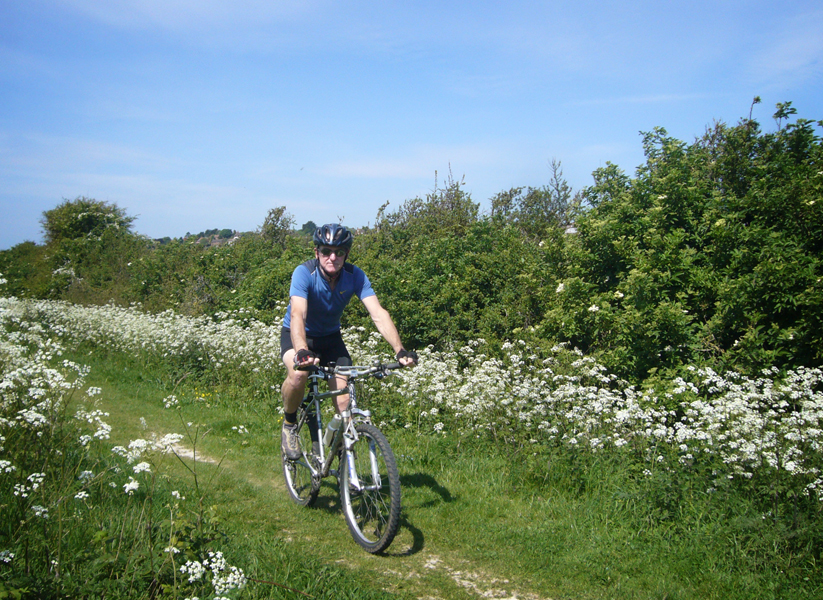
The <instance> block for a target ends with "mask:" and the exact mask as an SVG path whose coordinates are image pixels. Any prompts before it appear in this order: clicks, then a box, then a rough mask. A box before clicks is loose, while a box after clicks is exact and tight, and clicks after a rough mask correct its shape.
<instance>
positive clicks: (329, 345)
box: [280, 223, 417, 460]
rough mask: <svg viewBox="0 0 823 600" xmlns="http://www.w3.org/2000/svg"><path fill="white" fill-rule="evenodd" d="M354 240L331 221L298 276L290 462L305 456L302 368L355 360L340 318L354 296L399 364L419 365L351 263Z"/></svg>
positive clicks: (288, 344)
mask: <svg viewBox="0 0 823 600" xmlns="http://www.w3.org/2000/svg"><path fill="white" fill-rule="evenodd" d="M352 241H353V236H352V234H351V232H350V231H349V230H348V229H347V228H345V227H343V226H342V225H339V224H336V223H331V224H328V225H323V226H322V227H318V228H317V230H316V231H315V232H314V246H315V247H314V259H312V260H308V261H306V262H304V263H303V264H301V265H299V266H298V267H297V268H296V269H295V270H294V273H293V274H292V278H291V288H290V290H289V296H290V302H289V306H288V308H287V309H286V318H285V320H284V321H283V329H282V331H281V333H280V357H281V358H282V360H283V363H284V364H285V365H286V371H287V375H286V379H285V381H283V385H282V387H281V392H282V394H283V413H284V420H283V431H282V434H281V435H282V437H281V443H282V447H283V452H284V454H285V455H286V457H287V458H290V459H292V460H295V459H297V458H299V457H300V447H299V442H298V437H297V433H296V432H295V426H296V425H297V422H296V419H297V409H298V407H299V406H300V402H302V400H303V396H304V394H305V390H306V383H307V381H308V373H307V372H306V371H298V370H297V367H306V366H310V365H328V364H329V363H330V362H336V361H338V359H340V358H346V359H349V360H351V357H350V355H349V352H348V350H347V349H346V345H345V343H343V336H342V335H341V333H340V317H341V315H342V314H343V309H345V307H346V305H347V304H348V302H349V300H351V298H352V296H355V295H356V296H357V297H358V298H360V300H361V301H362V302H363V305H364V306H365V307H366V310H367V311H368V312H369V316H370V317H371V319H372V321H374V324H375V326H376V327H377V331H378V332H380V334H381V335H382V336H383V338H384V339H385V340H386V341H387V342H388V343H389V344H390V345H391V347H392V349H393V350H394V352H395V353H396V357H397V360H398V362H399V363H400V364H401V365H403V366H404V367H408V366H412V365H414V364H416V362H417V355H416V354H415V353H414V352H408V351H406V349H405V348H404V347H403V343H402V342H401V341H400V335H399V334H398V333H397V328H396V327H395V326H394V322H393V321H392V319H391V317H390V316H389V313H388V312H387V311H386V309H384V308H383V307H382V306H381V305H380V302H379V301H378V300H377V296H376V295H375V293H374V290H373V289H372V287H371V283H370V282H369V278H368V277H366V274H365V273H364V272H363V271H362V270H361V269H359V268H358V267H355V266H354V265H352V264H351V263H347V262H346V259H347V258H348V255H349V250H351V246H352ZM345 386H346V379H345V377H338V378H332V379H330V380H329V387H330V388H331V389H333V390H337V389H340V388H343V387H345ZM335 401H336V404H337V410H338V411H343V410H346V409H347V408H348V405H349V397H348V394H343V395H341V396H337V397H336V398H335Z"/></svg>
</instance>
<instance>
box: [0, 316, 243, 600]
mask: <svg viewBox="0 0 823 600" xmlns="http://www.w3.org/2000/svg"><path fill="white" fill-rule="evenodd" d="M8 309H9V307H8V306H4V308H3V310H2V311H0V319H1V320H2V322H0V390H2V391H1V392H0V516H2V518H0V593H2V594H3V595H4V596H3V597H9V596H10V597H18V598H65V597H113V598H134V597H160V596H163V597H179V596H180V595H189V596H191V595H197V594H200V595H205V594H208V593H212V592H213V593H215V594H218V595H220V596H227V595H230V594H231V592H232V590H239V589H241V588H242V587H244V585H245V583H246V579H245V575H244V574H243V571H242V570H241V569H237V568H236V567H232V566H230V565H227V564H226V561H225V558H224V557H223V553H222V551H220V550H218V549H217V548H216V547H215V546H216V545H217V544H216V543H217V542H220V541H223V540H224V537H225V536H223V535H222V533H221V531H220V529H219V527H218V522H217V521H216V520H215V518H214V515H213V514H212V512H211V511H210V510H209V509H208V508H207V507H206V506H205V505H204V503H203V500H204V497H203V495H202V491H201V490H200V487H199V485H198V479H197V464H196V463H194V464H193V465H192V466H191V467H188V465H187V468H188V469H189V470H190V473H191V474H192V475H193V479H194V486H193V487H192V486H191V485H190V484H189V485H186V484H185V483H183V486H178V487H177V489H174V488H171V486H172V485H176V484H177V483H179V482H174V481H173V480H171V479H170V478H169V477H168V475H167V474H165V473H164V471H166V470H167V464H166V465H164V462H165V463H168V459H169V457H174V456H175V454H176V447H177V444H178V443H179V442H180V441H181V440H183V439H185V436H183V435H178V434H167V435H165V436H162V437H155V438H154V439H136V440H132V441H131V443H129V445H128V448H126V447H122V446H115V447H113V448H109V447H108V444H107V440H109V439H110V436H111V431H112V428H111V426H110V425H109V424H108V423H107V422H106V420H105V419H106V418H107V417H108V414H107V413H105V412H103V411H102V410H100V409H99V408H98V407H97V401H98V397H99V395H100V393H101V390H100V388H95V387H88V386H87V385H86V383H85V380H86V377H87V375H88V368H87V367H84V366H82V365H78V364H76V363H73V362H71V361H68V360H60V359H59V356H60V354H61V353H62V348H61V346H60V344H59V342H57V341H56V340H57V338H58V337H59V336H58V335H54V333H53V332H50V331H48V330H46V329H43V328H42V326H41V325H39V324H38V323H37V322H35V321H31V320H30V318H29V317H30V315H29V314H27V313H26V311H25V310H23V311H17V310H15V309H14V308H11V310H8ZM72 410H73V411H74V414H72V413H71V411H72ZM187 433H188V434H189V436H188V440H187V441H188V443H189V444H192V445H193V446H194V447H195V448H196V444H197V432H194V433H192V432H191V431H188V432H187ZM178 458H179V457H178ZM174 460H177V459H176V458H175V459H174ZM180 490H182V492H183V493H181V491H180ZM187 495H188V496H189V497H190V498H191V499H190V500H189V501H188V502H186V496H187Z"/></svg>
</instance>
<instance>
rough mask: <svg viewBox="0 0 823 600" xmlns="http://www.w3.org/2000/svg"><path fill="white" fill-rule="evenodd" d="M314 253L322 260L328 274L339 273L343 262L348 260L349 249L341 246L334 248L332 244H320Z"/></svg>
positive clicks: (321, 262) (321, 264) (321, 263)
mask: <svg viewBox="0 0 823 600" xmlns="http://www.w3.org/2000/svg"><path fill="white" fill-rule="evenodd" d="M314 254H315V256H317V258H318V259H319V260H320V266H321V267H323V270H324V271H325V272H326V274H327V275H332V276H334V275H337V274H338V273H339V272H340V270H341V269H342V268H343V263H345V262H346V256H348V254H349V253H348V251H346V250H344V249H341V248H333V247H331V246H320V247H319V248H315V249H314Z"/></svg>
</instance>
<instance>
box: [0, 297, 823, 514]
mask: <svg viewBox="0 0 823 600" xmlns="http://www.w3.org/2000/svg"><path fill="white" fill-rule="evenodd" d="M557 291H558V293H560V292H562V291H563V288H562V286H558V290H557ZM589 310H590V311H591V312H592V313H596V312H598V311H599V310H600V307H599V306H597V305H592V306H591V307H590V308H589ZM0 314H3V315H6V316H9V315H23V314H29V315H36V319H38V320H41V321H42V322H43V323H44V326H45V327H47V328H50V329H51V330H54V331H57V330H59V331H60V333H61V335H62V336H63V337H64V338H67V339H74V340H81V341H88V342H93V343H95V344H98V345H100V346H103V347H106V348H112V349H116V350H119V351H124V352H129V353H132V354H135V355H137V356H146V355H149V354H152V355H155V356H159V357H166V358H168V359H169V360H173V359H175V358H176V357H185V356H189V357H195V359H196V360H198V362H199V363H200V364H202V365H204V367H210V368H214V367H215V365H216V364H217V363H220V364H221V365H224V367H226V366H230V367H231V368H228V369H227V368H223V369H221V377H224V376H225V377H231V376H236V377H243V378H246V377H247V376H248V375H249V374H252V373H261V375H260V377H261V378H265V379H267V380H271V379H272V378H276V377H277V376H278V374H277V373H272V371H271V369H278V368H281V366H280V360H279V352H278V350H279V347H278V339H279V328H280V323H275V324H274V325H272V326H266V325H263V324H261V323H259V322H257V321H255V320H254V319H252V318H250V317H249V315H248V314H244V313H243V312H242V311H237V312H235V313H222V314H221V315H219V316H218V318H217V319H209V318H197V319H192V318H188V317H182V316H178V315H175V314H174V313H172V312H171V311H167V312H164V313H161V314H159V315H148V314H144V313H142V312H140V310H139V307H132V308H128V309H125V308H119V307H115V306H106V307H81V306H75V305H71V304H67V303H61V302H47V301H31V300H14V299H0ZM8 318H11V317H10V316H9V317H8ZM23 321H24V319H23V318H22V317H18V320H17V321H16V324H18V325H19V328H20V333H19V335H21V336H34V335H37V336H39V335H40V329H38V327H40V328H41V329H42V327H41V326H40V325H37V324H28V325H26V326H22V325H20V324H21V323H23ZM41 337H42V336H41ZM343 337H344V340H345V341H346V343H347V346H348V347H349V348H350V350H351V351H352V358H353V360H354V361H355V362H356V363H358V364H370V363H372V362H374V361H375V360H380V359H384V358H385V342H383V341H382V338H381V337H380V336H379V334H378V333H376V332H371V333H366V330H365V329H363V328H352V329H348V330H344V331H343ZM43 348H44V350H43V351H42V352H44V353H53V352H54V348H53V347H46V346H44V347H43ZM418 354H419V355H420V364H419V366H418V367H417V368H416V369H410V370H403V371H398V372H396V374H397V377H391V378H388V379H386V380H383V381H379V382H378V381H376V380H371V381H369V382H367V383H366V384H364V391H365V392H367V393H375V392H377V391H378V390H379V392H380V393H384V394H390V395H394V396H397V397H401V398H403V399H404V401H405V402H406V406H405V407H404V411H405V414H403V415H397V417H400V418H401V419H402V421H404V422H405V424H406V426H407V427H414V426H416V427H417V428H418V430H424V431H441V432H442V431H445V430H449V431H454V432H479V431H489V432H493V433H494V435H496V436H497V435H501V436H503V437H510V436H516V437H518V438H519V439H522V440H527V441H528V442H530V443H537V442H541V441H543V442H544V443H553V444H566V445H569V446H575V447H576V448H577V449H578V451H580V449H586V450H587V451H589V452H600V451H603V450H604V449H606V448H620V449H622V450H623V451H627V452H634V453H636V454H637V455H638V456H641V457H643V460H644V461H646V462H647V464H648V467H649V469H653V468H678V467H682V468H688V466H689V465H690V464H692V463H693V462H694V461H697V460H701V459H702V458H703V457H707V458H711V459H716V460H718V461H719V462H720V464H721V470H722V471H723V472H722V473H721V472H720V471H719V472H718V477H727V476H732V477H735V478H738V477H743V478H749V477H753V476H754V474H755V473H757V472H758V471H762V472H777V473H779V474H781V475H785V476H786V477H789V478H794V479H792V481H797V482H802V485H803V486H805V489H806V490H807V491H808V492H809V493H811V494H815V495H817V497H818V498H820V499H821V500H823V468H821V467H820V466H819V465H821V464H823V456H821V454H823V392H822V391H821V389H823V374H821V371H820V370H819V369H798V370H796V371H792V372H789V373H788V374H783V375H782V376H781V375H780V374H779V373H777V371H776V370H769V371H768V372H765V373H764V374H763V376H762V377H760V378H757V379H748V378H745V377H741V376H737V375H735V374H731V373H730V374H724V375H719V374H717V373H714V372H712V371H710V370H707V369H706V370H698V369H693V370H692V371H691V373H690V375H689V377H688V378H685V379H678V380H675V381H672V382H670V384H669V388H667V389H664V390H662V391H659V392H658V391H655V390H653V389H643V390H639V389H637V388H635V387H632V386H629V385H627V384H625V383H623V382H620V381H618V380H617V378H616V377H615V376H614V375H612V374H609V373H608V372H607V370H606V369H605V368H604V367H603V366H602V365H599V364H598V363H597V362H596V361H595V360H593V359H592V358H590V357H585V356H583V355H582V353H580V352H579V351H577V350H573V349H568V348H566V347H565V346H564V345H562V344H559V345H557V346H556V347H555V348H553V349H552V350H551V352H550V353H549V354H548V355H544V354H542V353H541V352H537V351H535V350H533V349H530V348H529V347H528V345H527V344H526V342H524V341H523V340H515V341H512V342H509V343H506V344H504V345H503V346H502V352H501V351H499V350H495V351H492V350H491V349H490V348H489V347H488V344H487V343H486V342H485V341H484V340H474V341H472V342H470V343H468V344H466V345H465V346H464V347H462V348H458V349H456V350H453V351H447V352H444V351H435V350H434V349H432V348H426V349H423V350H421V351H419V352H418ZM43 364H46V363H45V362H44V363H43ZM37 368H38V369H40V370H39V371H37V373H38V377H39V379H37V382H36V384H35V381H34V380H35V377H34V376H31V375H25V376H23V375H15V376H14V377H11V378H10V376H8V375H6V376H4V380H3V382H0V388H3V390H4V394H5V393H6V391H5V390H6V388H8V389H10V390H12V392H11V393H16V394H22V395H24V396H25V397H26V398H32V397H34V398H40V397H43V398H45V397H47V396H49V397H51V396H53V394H52V393H51V392H52V390H53V389H55V387H59V386H69V387H70V384H68V383H67V382H66V380H64V379H61V377H57V376H56V375H53V374H51V373H48V372H46V371H45V370H43V368H42V367H37ZM21 382H22V383H21ZM269 383H270V382H267V389H268V387H270V386H269ZM166 403H167V404H170V403H171V401H170V400H169V398H167V399H166ZM27 406H29V407H30V411H29V412H27V413H25V414H22V413H21V414H19V415H17V416H16V419H17V421H16V422H18V423H20V424H21V425H22V424H26V426H31V427H42V426H43V422H44V420H46V421H47V420H48V415H49V414H50V411H52V410H53V407H52V405H50V404H46V405H43V406H42V407H41V406H40V405H37V404H33V403H31V402H28V403H27ZM38 415H39V416H38ZM41 417H42V418H41ZM237 430H238V431H240V429H239V428H238V429H237ZM133 444H134V442H133ZM146 444H149V442H146ZM171 446H173V443H171V444H170V445H168V446H167V448H169V447H171ZM120 450H121V451H122V452H123V453H124V456H127V458H128V459H129V462H130V463H132V462H136V461H137V459H138V458H139V457H140V455H141V454H142V453H143V452H144V451H145V448H142V447H132V446H130V447H129V450H125V449H120ZM115 451H118V450H117V449H115Z"/></svg>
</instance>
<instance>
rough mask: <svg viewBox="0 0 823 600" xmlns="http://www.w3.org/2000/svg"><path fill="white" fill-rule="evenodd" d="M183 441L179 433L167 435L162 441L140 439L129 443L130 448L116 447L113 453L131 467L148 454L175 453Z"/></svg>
mask: <svg viewBox="0 0 823 600" xmlns="http://www.w3.org/2000/svg"><path fill="white" fill-rule="evenodd" d="M182 439H183V436H182V435H181V434H179V433H167V434H166V435H164V436H163V437H162V438H160V439H152V440H146V439H142V438H138V439H136V440H132V441H131V442H129V447H128V448H124V447H123V446H114V447H113V448H112V449H111V451H112V452H113V453H114V454H116V455H118V456H122V457H123V458H125V459H126V461H127V462H128V463H129V464H130V465H131V464H133V463H135V462H137V461H138V460H139V459H140V458H141V457H143V456H144V455H147V454H151V453H154V452H159V453H160V454H167V453H169V452H174V448H175V446H177V444H179V443H180V441H181V440H182ZM142 464H147V463H142ZM135 472H139V471H135Z"/></svg>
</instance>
